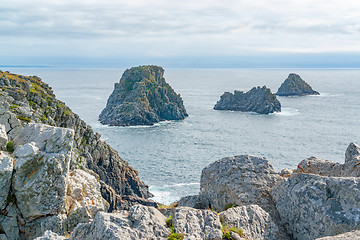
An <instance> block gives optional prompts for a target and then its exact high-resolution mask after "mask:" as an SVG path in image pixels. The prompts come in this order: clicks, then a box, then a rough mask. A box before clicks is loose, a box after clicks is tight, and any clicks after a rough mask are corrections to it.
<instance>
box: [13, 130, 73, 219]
mask: <svg viewBox="0 0 360 240" xmlns="http://www.w3.org/2000/svg"><path fill="white" fill-rule="evenodd" d="M73 134H74V131H73V130H71V129H66V128H57V127H51V126H48V125H41V124H28V125H26V127H25V128H24V129H23V131H22V132H20V134H19V135H18V136H17V137H16V138H15V139H14V143H15V146H16V149H15V151H14V156H15V159H16V163H15V170H16V171H15V174H14V177H13V192H14V194H15V197H16V202H17V206H18V208H19V210H20V212H21V213H22V217H24V218H25V220H26V221H27V222H30V221H32V220H35V219H36V218H39V217H41V216H46V215H56V214H60V213H65V204H66V201H65V200H66V198H65V196H66V187H65V186H66V184H67V174H68V171H69V163H70V159H71V150H72V144H73Z"/></svg>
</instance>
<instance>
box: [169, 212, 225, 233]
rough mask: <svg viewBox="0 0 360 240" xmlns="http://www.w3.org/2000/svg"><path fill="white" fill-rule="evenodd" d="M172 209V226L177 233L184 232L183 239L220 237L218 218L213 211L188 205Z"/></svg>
mask: <svg viewBox="0 0 360 240" xmlns="http://www.w3.org/2000/svg"><path fill="white" fill-rule="evenodd" d="M174 211H175V212H174V215H173V216H172V219H173V225H174V228H175V230H176V232H177V233H184V235H185V238H184V239H209V240H210V239H214V240H215V239H222V231H221V227H222V226H221V223H220V219H219V216H218V215H217V214H216V213H214V212H213V211H210V210H198V209H193V208H189V207H178V208H175V209H174Z"/></svg>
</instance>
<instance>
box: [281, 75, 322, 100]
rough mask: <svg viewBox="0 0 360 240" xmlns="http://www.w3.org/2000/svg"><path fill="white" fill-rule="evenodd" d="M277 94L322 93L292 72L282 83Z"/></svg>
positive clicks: (302, 94) (303, 94)
mask: <svg viewBox="0 0 360 240" xmlns="http://www.w3.org/2000/svg"><path fill="white" fill-rule="evenodd" d="M276 95H278V96H305V95H320V93H319V92H317V91H314V90H313V89H312V87H311V86H310V85H309V84H308V83H307V82H305V81H304V80H303V79H302V78H301V77H300V76H299V75H297V74H295V73H290V74H289V76H288V78H287V79H285V81H284V82H283V83H282V84H281V86H280V87H279V89H278V91H277V93H276Z"/></svg>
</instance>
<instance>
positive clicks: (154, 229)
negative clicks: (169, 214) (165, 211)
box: [70, 205, 170, 240]
mask: <svg viewBox="0 0 360 240" xmlns="http://www.w3.org/2000/svg"><path fill="white" fill-rule="evenodd" d="M169 234H170V229H169V228H167V226H166V218H165V216H164V215H162V214H161V213H160V212H159V211H158V210H157V209H155V208H153V207H146V206H141V205H135V206H133V207H132V208H131V210H130V212H129V213H128V212H126V211H122V212H121V213H104V212H99V213H97V215H96V217H95V219H94V220H93V221H92V222H91V223H87V224H79V225H78V226H77V227H76V228H75V229H74V231H73V233H72V234H71V236H70V239H71V240H75V239H76V240H87V239H93V240H101V239H108V240H128V239H129V240H130V239H131V240H136V239H167V237H168V235H169Z"/></svg>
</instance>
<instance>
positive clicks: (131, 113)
mask: <svg viewBox="0 0 360 240" xmlns="http://www.w3.org/2000/svg"><path fill="white" fill-rule="evenodd" d="M187 116H188V114H187V113H186V109H185V107H184V105H183V101H182V99H181V97H180V94H176V93H175V91H174V90H173V88H172V87H171V86H170V85H169V84H168V83H167V82H165V78H164V69H163V68H161V67H158V66H139V67H133V68H130V69H127V70H126V71H125V72H124V74H123V75H122V77H121V79H120V82H119V83H115V88H114V91H113V92H112V94H111V95H110V97H109V99H108V101H107V104H106V107H105V108H104V110H103V111H102V112H101V114H100V116H99V120H100V122H101V123H102V124H108V125H111V126H131V125H153V124H154V123H157V122H159V121H164V120H181V119H184V118H185V117H187Z"/></svg>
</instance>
